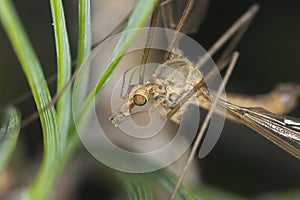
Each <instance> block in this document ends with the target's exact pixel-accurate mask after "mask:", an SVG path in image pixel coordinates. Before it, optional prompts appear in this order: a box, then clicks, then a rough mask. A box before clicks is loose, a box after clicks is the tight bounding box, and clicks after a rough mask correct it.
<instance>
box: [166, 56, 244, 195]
mask: <svg viewBox="0 0 300 200" xmlns="http://www.w3.org/2000/svg"><path fill="white" fill-rule="evenodd" d="M238 57H239V53H238V52H234V53H233V56H232V59H231V62H230V64H229V67H228V69H227V71H226V74H225V76H224V79H223V82H222V83H221V85H220V87H219V88H218V91H217V94H216V98H215V99H214V101H213V103H212V106H211V108H210V109H209V111H208V114H207V115H206V117H205V119H204V122H203V124H202V126H201V129H200V131H199V134H198V135H197V137H196V139H195V142H194V144H193V146H192V149H191V152H190V154H189V156H188V159H187V161H186V164H185V165H184V167H183V169H182V171H181V172H180V174H179V177H178V180H177V183H176V186H175V188H174V190H173V192H172V195H171V198H170V199H171V200H174V199H175V197H176V194H177V191H178V189H179V187H180V185H181V183H182V182H183V179H184V177H185V174H186V172H187V170H188V168H189V166H190V164H191V162H192V160H193V158H194V156H195V153H196V150H197V149H198V147H199V144H200V142H201V139H202V137H203V135H204V132H205V130H206V128H207V126H208V123H209V120H210V118H211V116H212V114H213V113H214V110H215V108H216V106H217V104H218V100H219V98H220V96H221V93H222V91H223V89H224V87H225V85H226V83H227V81H228V79H229V77H230V75H231V72H232V70H233V68H234V66H235V64H236V62H237V60H238Z"/></svg>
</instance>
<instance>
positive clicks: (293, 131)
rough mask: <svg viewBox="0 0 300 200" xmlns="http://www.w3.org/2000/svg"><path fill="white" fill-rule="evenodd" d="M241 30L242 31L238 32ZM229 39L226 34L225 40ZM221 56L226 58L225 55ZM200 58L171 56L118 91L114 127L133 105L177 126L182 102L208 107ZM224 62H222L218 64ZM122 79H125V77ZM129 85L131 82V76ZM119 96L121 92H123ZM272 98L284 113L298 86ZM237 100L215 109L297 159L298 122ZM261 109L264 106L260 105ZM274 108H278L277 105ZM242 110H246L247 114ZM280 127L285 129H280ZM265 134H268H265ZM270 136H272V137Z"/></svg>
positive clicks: (285, 88)
mask: <svg viewBox="0 0 300 200" xmlns="http://www.w3.org/2000/svg"><path fill="white" fill-rule="evenodd" d="M187 7H188V6H187ZM257 9H258V6H257V5H254V6H253V7H251V8H250V9H249V10H248V12H246V13H245V14H244V15H243V16H242V17H241V18H240V20H238V21H237V23H236V24H238V25H239V26H238V27H237V26H235V25H236V24H235V25H233V26H232V27H234V28H235V29H232V28H231V29H229V30H228V31H227V32H226V33H225V34H224V35H225V36H226V34H227V33H228V32H229V33H231V35H232V34H233V31H238V30H240V29H241V26H242V25H248V23H249V20H251V19H252V18H253V16H254V14H255V13H256V11H257ZM246 19H247V20H246ZM245 20H246V21H245ZM242 27H243V26H242ZM244 30H245V29H242V31H244ZM238 33H239V32H238ZM231 35H230V36H231ZM230 36H228V35H227V36H226V40H227V39H228V37H230ZM238 36H240V35H238ZM223 40H224V39H223ZM219 41H220V40H219ZM219 41H218V42H216V44H217V45H220V44H218V43H220V42H219ZM233 42H234V43H236V42H237V41H236V40H234V41H233ZM222 43H224V41H222ZM216 44H215V45H214V46H213V47H212V48H211V49H210V50H209V51H208V52H210V54H209V55H210V56H212V54H214V52H216V50H217V48H216V46H217V45H216ZM229 52H230V50H229ZM224 56H227V57H229V56H228V53H227V54H225V55H224ZM204 59H205V58H202V60H200V61H199V62H198V64H194V63H192V62H190V61H189V60H188V59H187V58H186V57H184V56H182V55H176V54H172V55H171V56H170V57H169V58H168V59H167V60H166V61H165V62H164V63H163V64H161V65H159V66H158V68H157V69H156V71H155V72H154V73H153V74H152V76H151V78H150V79H149V80H148V81H147V82H145V83H143V81H141V80H143V78H140V79H139V83H137V84H134V83H129V85H128V87H127V88H125V89H124V88H122V90H125V94H123V95H121V96H122V98H123V99H124V101H125V102H124V104H123V105H122V106H121V107H120V109H118V110H116V111H114V113H113V114H112V116H111V117H110V121H111V123H112V124H113V125H114V126H116V127H117V126H118V124H119V123H121V122H122V121H124V120H125V119H126V118H127V117H129V116H131V115H132V112H131V111H132V109H133V108H134V107H135V106H144V105H145V104H146V103H147V102H151V104H152V105H153V106H154V107H155V108H157V109H158V110H159V111H160V114H161V115H162V116H165V117H166V118H167V119H170V120H172V121H173V122H175V123H180V118H181V112H177V111H178V109H179V108H180V109H181V110H182V111H183V112H184V111H185V110H186V108H187V104H186V102H189V103H192V104H195V105H198V106H201V107H204V108H209V107H210V102H211V99H209V98H208V95H207V94H206V95H203V92H199V91H200V89H201V88H202V87H200V86H204V83H203V81H201V80H203V75H202V74H201V72H200V71H199V69H198V67H199V65H201V63H202V64H203V62H205V61H203V60H204ZM143 60H144V59H143ZM224 60H225V59H223V60H222V61H224ZM222 61H220V62H219V63H221V62H222ZM199 63H200V64H199ZM142 67H143V66H142ZM135 70H136V69H135ZM142 70H143V69H140V72H141V71H142ZM133 73H134V72H133ZM140 76H143V73H140ZM123 78H124V79H125V76H124V77H123ZM124 82H125V81H124V80H123V84H124ZM129 82H132V75H131V78H130V81H129ZM200 83H202V84H200ZM199 84H200V85H199ZM123 87H124V85H123ZM121 93H124V91H123V92H121ZM276 93H277V94H276ZM276 95H279V96H280V98H279V99H280V101H281V103H282V104H284V105H283V106H280V107H285V109H287V110H288V109H289V107H290V104H291V103H290V102H294V99H295V98H297V97H298V96H300V85H299V84H285V85H284V84H282V85H280V86H279V87H278V88H277V89H275V90H274V91H273V94H271V95H269V96H272V98H273V97H274V96H276ZM240 99H241V98H239V97H237V96H236V95H233V94H228V95H227V104H226V103H225V101H223V100H222V101H220V103H219V107H223V108H226V110H227V111H228V113H229V116H228V118H229V119H232V120H234V121H237V122H241V123H244V124H246V125H247V126H249V127H250V128H252V129H254V130H256V131H257V132H259V133H260V134H262V135H263V136H265V137H266V138H267V139H269V140H271V141H273V142H274V143H275V144H277V145H278V146H280V147H282V148H283V149H285V150H286V151H288V152H289V153H291V154H292V155H294V156H295V157H297V158H298V159H300V148H299V145H300V144H299V137H300V136H299V135H300V134H299V127H298V126H299V120H298V119H295V118H290V117H285V116H282V115H276V114H271V112H268V111H267V110H272V108H271V107H269V108H268V107H267V108H261V109H257V108H255V109H254V108H251V107H253V105H249V104H253V102H255V101H251V102H250V103H249V102H247V99H243V101H244V102H243V101H242V102H241V104H242V105H237V104H236V102H238V101H241V100H240ZM261 99H263V100H264V101H267V99H266V97H261ZM275 103H276V102H275ZM261 104H262V103H261ZM254 106H255V107H260V99H258V98H257V99H256V105H255V104H254ZM247 107H248V108H247ZM263 107H266V106H265V105H263ZM276 107H277V109H278V106H276ZM245 110H247V112H246V111H245ZM249 110H251V112H248V111H249ZM245 112H246V113H247V114H246V113H245ZM274 112H275V113H276V112H279V113H280V112H284V111H283V110H280V109H278V110H275V111H274ZM253 115H257V116H260V117H258V118H251V119H252V120H253V121H251V119H250V117H249V118H248V117H247V119H246V118H245V116H252V117H254V116H253ZM279 125H280V126H279ZM258 126H260V127H258ZM280 127H281V128H282V127H285V128H284V129H280ZM297 127H298V128H297ZM268 131H270V132H272V133H267V132H268ZM270 135H273V136H274V137H272V136H270ZM275 135H277V136H275ZM275 137H276V139H275ZM280 138H281V139H280ZM289 141H290V142H289ZM291 146H293V148H291ZM292 149H293V150H292Z"/></svg>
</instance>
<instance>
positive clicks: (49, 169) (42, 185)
mask: <svg viewBox="0 0 300 200" xmlns="http://www.w3.org/2000/svg"><path fill="white" fill-rule="evenodd" d="M0 20H1V23H2V25H3V27H4V29H5V31H6V33H7V35H8V37H9V40H10V42H11V44H12V46H13V48H14V51H15V53H16V55H17V57H18V59H19V61H20V63H21V65H22V68H23V70H24V72H25V75H26V78H27V80H28V82H29V85H30V88H31V91H32V94H33V97H34V100H35V103H36V106H37V109H38V110H42V109H43V108H44V107H46V106H47V105H48V104H49V103H50V101H51V95H50V92H49V89H48V86H47V82H46V80H45V77H44V74H43V72H42V68H41V66H40V62H39V60H38V58H37V56H36V53H35V52H34V50H33V48H32V45H31V43H30V42H29V39H28V37H27V35H26V33H25V31H24V28H23V27H22V25H21V22H20V19H19V17H18V16H17V13H16V10H15V8H14V6H13V5H12V2H11V1H10V0H0ZM40 121H41V124H42V129H43V140H44V156H43V161H42V166H41V168H40V170H39V174H38V176H37V178H36V179H35V181H34V184H33V185H32V186H31V188H30V190H29V191H28V193H27V194H26V195H24V198H29V199H44V198H45V196H46V195H47V193H48V190H49V188H50V187H51V186H52V184H53V182H54V179H55V177H56V174H57V168H58V167H57V165H58V164H59V162H58V161H57V159H58V158H59V128H58V123H57V115H56V112H55V109H54V108H53V106H51V107H50V108H49V109H47V110H46V111H44V112H43V113H42V114H40Z"/></svg>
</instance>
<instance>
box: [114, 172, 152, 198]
mask: <svg viewBox="0 0 300 200" xmlns="http://www.w3.org/2000/svg"><path fill="white" fill-rule="evenodd" d="M116 175H117V178H118V180H119V181H120V182H121V184H122V185H123V187H124V189H125V190H126V192H127V193H128V195H129V196H130V198H131V199H132V200H151V199H153V198H152V193H151V190H150V188H149V186H148V184H147V179H146V178H145V177H144V176H143V175H140V174H127V173H116Z"/></svg>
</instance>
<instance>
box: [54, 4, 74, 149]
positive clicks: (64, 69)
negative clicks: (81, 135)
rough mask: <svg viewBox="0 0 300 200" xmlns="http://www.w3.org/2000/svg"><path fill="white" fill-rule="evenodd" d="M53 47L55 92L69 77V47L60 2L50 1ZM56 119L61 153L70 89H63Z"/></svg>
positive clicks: (66, 130)
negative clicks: (55, 66) (54, 54)
mask: <svg viewBox="0 0 300 200" xmlns="http://www.w3.org/2000/svg"><path fill="white" fill-rule="evenodd" d="M50 5H51V12H52V19H53V26H54V36H55V47H56V57H57V71H58V73H57V91H60V90H61V89H62V88H63V87H64V85H65V84H66V83H67V82H68V81H69V79H70V77H71V55H70V45H69V39H68V33H67V27H66V21H65V14H64V9H63V4H62V1H61V0H50ZM57 117H58V122H59V127H60V131H61V133H60V150H61V151H63V149H64V147H65V144H66V139H67V133H68V129H69V124H70V118H71V88H70V87H68V88H66V89H65V91H64V93H63V94H62V95H61V97H60V98H59V100H58V102H57Z"/></svg>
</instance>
